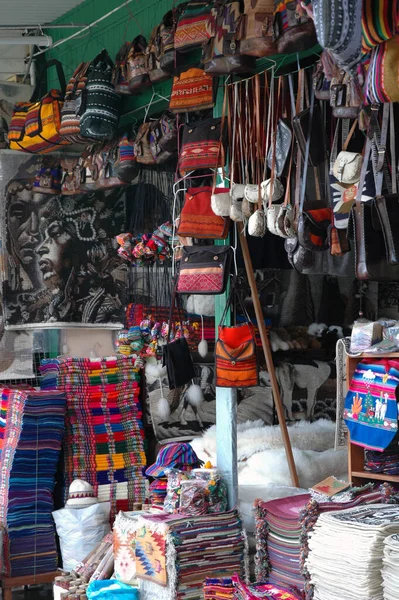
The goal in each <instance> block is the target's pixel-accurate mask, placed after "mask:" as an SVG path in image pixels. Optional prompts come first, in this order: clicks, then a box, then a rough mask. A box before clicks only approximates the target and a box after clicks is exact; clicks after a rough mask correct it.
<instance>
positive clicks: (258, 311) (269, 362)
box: [238, 223, 299, 487]
mask: <svg viewBox="0 0 399 600" xmlns="http://www.w3.org/2000/svg"><path fill="white" fill-rule="evenodd" d="M238 230H239V237H240V244H241V249H242V255H243V258H244V263H245V270H246V272H247V278H248V283H249V287H250V288H251V295H252V302H253V305H254V309H255V315H256V320H257V324H258V329H259V333H260V337H261V340H262V348H263V353H264V355H265V360H266V367H267V371H268V373H269V377H270V383H271V386H272V391H273V399H274V405H275V407H276V411H277V417H278V422H279V424H280V429H281V435H282V437H283V443H284V448H285V454H286V456H287V462H288V467H289V470H290V474H291V479H292V484H293V485H294V486H295V487H299V480H298V473H297V471H296V466H295V461H294V455H293V453H292V447H291V440H290V436H289V435H288V428H287V423H286V421H285V412H284V405H283V403H282V401H281V396H280V388H279V385H278V381H277V377H276V371H275V368H274V363H273V355H272V350H271V347H270V341H269V337H268V334H267V331H266V326H265V321H264V316H263V311H262V306H261V304H260V300H259V294H258V289H257V287H256V282H255V276H254V270H253V267H252V260H251V255H250V253H249V249H248V242H247V238H246V237H245V230H244V226H243V224H242V223H238Z"/></svg>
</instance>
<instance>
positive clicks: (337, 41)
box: [312, 0, 363, 72]
mask: <svg viewBox="0 0 399 600" xmlns="http://www.w3.org/2000/svg"><path fill="white" fill-rule="evenodd" d="M362 4H363V0H340V1H339V2H335V1H332V0H313V2H312V7H313V18H314V24H315V28H316V33H317V39H318V41H319V44H320V45H321V46H322V48H325V49H328V50H329V51H330V52H331V54H332V55H333V57H334V59H335V61H336V63H337V64H338V65H339V66H340V67H341V68H343V69H344V70H345V71H348V72H349V71H354V70H355V69H356V66H357V65H358V63H359V62H360V60H361V58H362V52H361V47H362Z"/></svg>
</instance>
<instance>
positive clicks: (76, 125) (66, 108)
mask: <svg viewBox="0 0 399 600" xmlns="http://www.w3.org/2000/svg"><path fill="white" fill-rule="evenodd" d="M90 64H91V62H90V61H89V62H82V63H80V65H79V66H78V67H77V69H76V70H75V72H74V74H73V75H72V77H71V79H70V80H69V82H68V85H67V88H66V92H65V100H64V105H63V107H62V109H61V125H60V135H61V136H62V137H63V138H65V139H66V140H69V141H70V142H72V143H73V144H74V143H75V144H87V139H83V138H82V137H80V135H79V134H80V115H79V109H80V103H81V99H82V93H83V90H84V89H85V88H86V83H87V71H88V69H89V67H90Z"/></svg>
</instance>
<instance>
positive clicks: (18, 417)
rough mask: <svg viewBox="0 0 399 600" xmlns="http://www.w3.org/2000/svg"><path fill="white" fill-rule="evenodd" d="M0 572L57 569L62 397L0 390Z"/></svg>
mask: <svg viewBox="0 0 399 600" xmlns="http://www.w3.org/2000/svg"><path fill="white" fill-rule="evenodd" d="M0 394H1V399H0V473H1V476H0V527H1V528H4V529H3V536H2V537H3V544H2V549H1V555H0V572H1V573H2V574H3V575H5V576H8V577H20V576H21V577H22V576H25V575H33V574H35V573H36V574H40V573H48V572H51V571H54V570H55V569H56V568H57V566H58V555H57V547H56V540H55V528H54V521H53V517H52V516H51V513H52V511H53V510H54V503H53V491H54V482H55V474H56V470H57V463H58V460H59V455H60V450H61V443H62V438H63V435H64V423H65V395H64V394H63V393H59V392H54V391H48V392H43V391H42V392H38V391H36V390H34V389H33V388H21V389H16V388H14V389H10V388H1V390H0Z"/></svg>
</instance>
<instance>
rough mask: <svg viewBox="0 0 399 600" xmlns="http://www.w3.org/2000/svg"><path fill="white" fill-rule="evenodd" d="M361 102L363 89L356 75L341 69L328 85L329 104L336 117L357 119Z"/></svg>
mask: <svg viewBox="0 0 399 600" xmlns="http://www.w3.org/2000/svg"><path fill="white" fill-rule="evenodd" d="M362 104H363V91H362V88H361V86H360V84H359V80H358V78H357V76H356V75H354V74H350V75H349V74H348V73H346V72H345V71H341V72H340V73H339V74H338V75H337V76H336V77H333V78H332V80H331V85H330V105H331V106H332V109H333V110H332V113H333V116H334V117H336V118H337V119H357V117H358V116H359V112H360V109H361V106H362Z"/></svg>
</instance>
